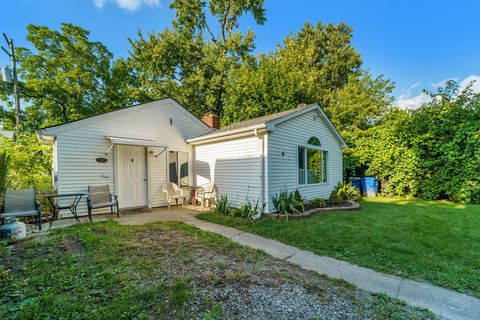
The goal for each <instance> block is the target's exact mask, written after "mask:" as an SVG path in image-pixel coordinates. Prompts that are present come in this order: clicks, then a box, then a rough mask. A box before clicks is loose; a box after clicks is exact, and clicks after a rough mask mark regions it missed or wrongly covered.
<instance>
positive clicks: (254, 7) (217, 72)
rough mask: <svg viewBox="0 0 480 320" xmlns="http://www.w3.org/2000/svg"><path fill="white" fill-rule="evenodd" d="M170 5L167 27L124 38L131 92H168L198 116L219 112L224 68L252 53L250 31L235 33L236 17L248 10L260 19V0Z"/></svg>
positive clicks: (191, 0) (142, 95) (181, 0)
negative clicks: (132, 82) (128, 45)
mask: <svg viewBox="0 0 480 320" xmlns="http://www.w3.org/2000/svg"><path fill="white" fill-rule="evenodd" d="M170 8H172V9H173V10H174V11H175V15H174V19H173V22H172V27H171V28H167V29H165V30H163V31H161V32H151V33H149V34H148V35H146V36H144V35H143V34H142V33H141V32H139V34H138V38H137V39H135V40H130V43H131V46H132V49H131V54H130V57H129V59H128V62H129V65H130V66H131V68H132V70H133V73H134V74H135V77H136V83H135V85H134V87H135V88H137V93H136V97H137V98H138V99H139V100H140V101H147V100H151V99H155V98H160V97H165V96H172V97H175V98H176V99H178V100H179V101H180V102H181V103H182V104H184V105H185V106H186V107H187V108H189V109H190V111H191V112H193V113H194V114H196V115H198V116H199V115H201V114H202V113H203V112H205V111H208V110H213V111H215V112H216V113H218V114H222V113H223V108H224V106H225V100H226V99H225V95H226V87H227V85H228V75H229V73H230V72H231V70H232V69H234V68H235V67H236V66H238V65H240V64H241V63H244V62H248V61H251V60H252V59H253V58H252V56H251V52H252V50H253V49H254V33H253V32H252V31H250V30H248V31H247V32H246V33H245V34H243V33H241V31H240V29H239V24H240V21H239V19H240V18H241V17H242V16H244V15H245V14H251V15H252V16H253V18H254V20H255V21H256V22H257V23H259V24H263V23H264V22H265V9H264V7H263V0H226V1H225V0H209V1H202V0H174V1H172V3H171V4H170Z"/></svg>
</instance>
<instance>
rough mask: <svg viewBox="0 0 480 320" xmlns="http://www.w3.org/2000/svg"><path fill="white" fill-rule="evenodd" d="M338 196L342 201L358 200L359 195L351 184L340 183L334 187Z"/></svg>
mask: <svg viewBox="0 0 480 320" xmlns="http://www.w3.org/2000/svg"><path fill="white" fill-rule="evenodd" d="M335 190H337V193H338V196H339V197H340V198H342V200H358V199H360V193H359V192H358V189H357V188H355V187H354V186H353V185H352V184H351V183H346V182H341V183H339V184H338V186H337V187H336V189H335Z"/></svg>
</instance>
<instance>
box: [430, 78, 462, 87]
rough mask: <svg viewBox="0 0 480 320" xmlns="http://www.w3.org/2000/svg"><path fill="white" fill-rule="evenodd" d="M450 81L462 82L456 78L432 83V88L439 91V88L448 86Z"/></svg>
mask: <svg viewBox="0 0 480 320" xmlns="http://www.w3.org/2000/svg"><path fill="white" fill-rule="evenodd" d="M449 80H453V81H458V80H460V78H457V77H455V78H448V79H443V80H442V81H439V82H434V83H432V84H431V85H430V87H432V89H435V90H437V89H438V88H441V87H445V86H446V85H447V81H449Z"/></svg>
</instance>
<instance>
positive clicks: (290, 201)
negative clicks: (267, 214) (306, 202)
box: [272, 190, 305, 215]
mask: <svg viewBox="0 0 480 320" xmlns="http://www.w3.org/2000/svg"><path fill="white" fill-rule="evenodd" d="M295 194H296V192H291V193H289V192H288V191H287V190H283V191H282V192H280V194H279V195H275V196H272V203H273V206H274V207H275V210H276V211H277V212H278V213H280V214H286V215H288V214H300V213H302V212H303V211H305V208H304V206H303V202H302V201H301V200H298V199H297V197H296V196H295ZM299 194H300V193H299Z"/></svg>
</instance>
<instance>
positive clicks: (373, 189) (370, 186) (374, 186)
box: [361, 177, 378, 198]
mask: <svg viewBox="0 0 480 320" xmlns="http://www.w3.org/2000/svg"><path fill="white" fill-rule="evenodd" d="M361 186H362V196H364V197H368V198H375V197H376V196H377V191H378V179H377V178H375V177H362V179H361Z"/></svg>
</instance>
